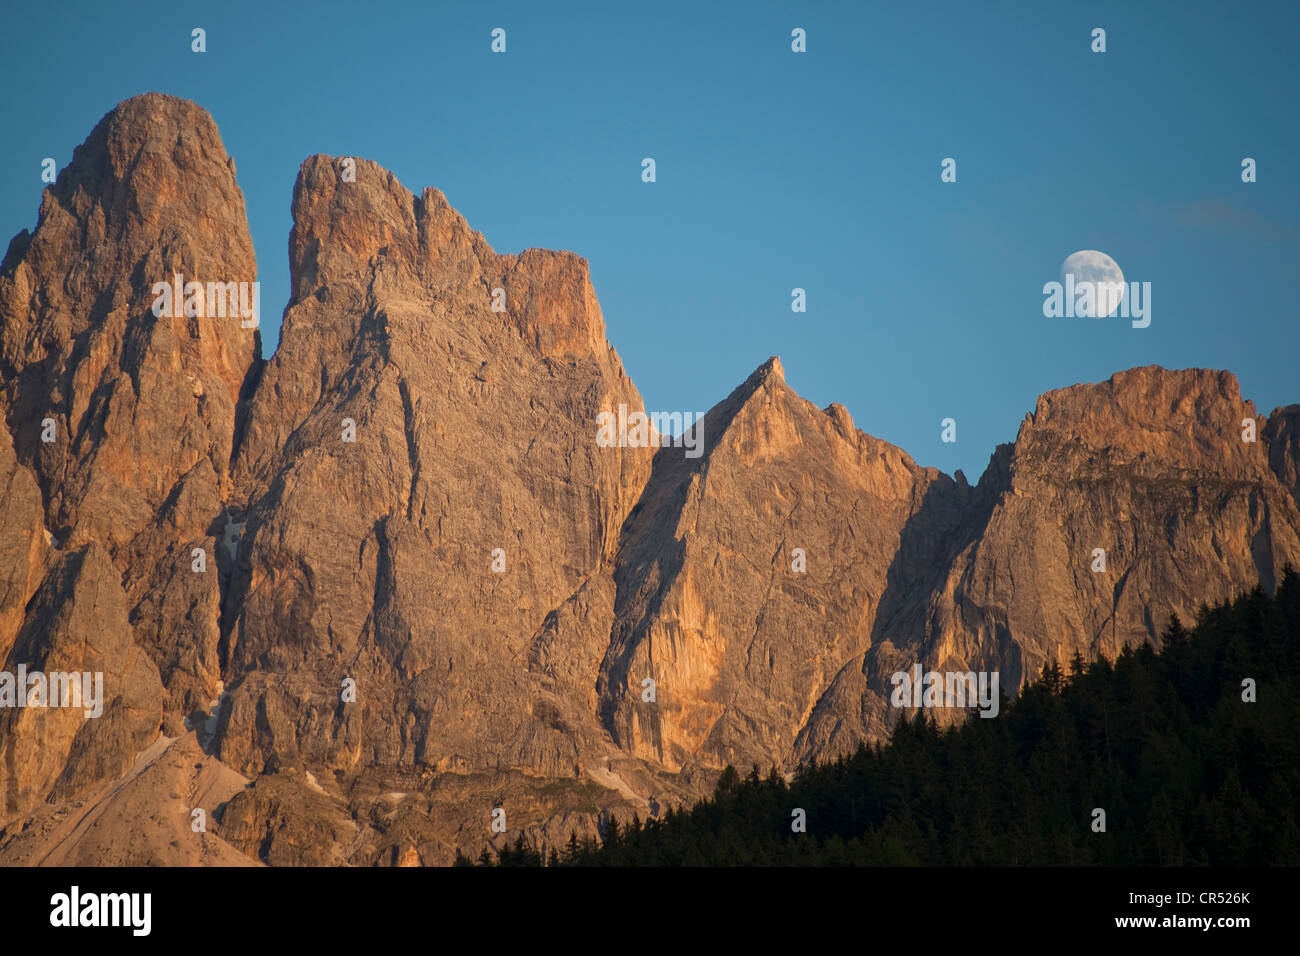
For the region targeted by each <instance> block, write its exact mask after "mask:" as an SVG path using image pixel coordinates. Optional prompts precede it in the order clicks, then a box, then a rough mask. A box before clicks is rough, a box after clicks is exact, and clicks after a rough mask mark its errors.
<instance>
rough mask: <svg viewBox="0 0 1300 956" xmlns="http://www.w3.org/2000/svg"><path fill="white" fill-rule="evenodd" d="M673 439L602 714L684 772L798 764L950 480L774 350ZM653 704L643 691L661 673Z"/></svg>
mask: <svg viewBox="0 0 1300 956" xmlns="http://www.w3.org/2000/svg"><path fill="white" fill-rule="evenodd" d="M701 427H702V431H703V444H704V449H705V451H704V454H703V455H702V456H701V457H699V458H698V459H694V460H692V459H689V458H686V457H685V455H684V452H683V450H681V449H677V448H671V447H670V448H664V449H661V450H660V451H659V453H658V456H657V457H656V459H655V469H654V475H653V477H652V478H651V480H650V483H649V485H648V486H647V488H646V490H645V493H644V495H643V497H642V500H641V502H640V504H639V505H638V506H637V510H636V512H634V514H633V516H632V518H631V520H629V522H628V524H627V526H626V527H625V528H624V547H623V550H622V552H621V555H620V561H619V569H618V573H617V576H616V580H617V582H618V602H617V605H616V615H617V620H616V622H615V626H614V630H613V633H612V635H611V639H610V643H609V649H608V651H607V652H606V655H605V659H604V662H603V665H602V668H601V684H600V694H601V714H602V717H603V719H604V721H605V724H606V726H607V727H608V728H609V730H610V732H611V733H612V734H613V736H614V738H615V739H616V740H617V741H618V742H619V744H620V745H621V746H624V747H626V748H628V749H629V750H631V751H632V752H633V753H636V754H638V755H640V756H643V757H646V758H647V759H652V760H655V761H658V762H660V763H662V764H664V765H665V766H667V767H670V768H672V769H678V768H680V767H682V766H686V765H691V764H702V765H704V766H710V767H717V766H722V765H724V764H726V763H733V764H737V765H740V766H747V765H749V764H750V763H752V762H757V763H760V764H762V765H765V766H766V765H771V764H774V763H775V764H784V763H786V760H787V757H788V755H789V754H790V751H791V747H792V744H793V742H794V738H795V735H796V734H797V733H798V731H799V729H800V728H801V727H802V726H803V724H804V722H805V721H806V720H807V719H808V716H809V714H810V712H811V711H812V708H813V706H814V705H815V704H816V703H817V701H818V699H819V697H820V696H821V694H822V693H823V692H824V691H825V689H826V687H827V685H828V684H829V683H830V681H831V680H832V679H833V678H834V676H835V674H836V673H837V672H838V670H839V669H840V668H841V667H842V666H843V664H844V662H845V661H847V660H850V659H852V658H854V657H855V656H857V655H860V654H862V653H863V652H864V651H866V649H867V648H868V647H870V646H871V634H872V627H873V624H874V623H875V620H876V617H877V614H878V613H879V610H880V602H881V597H882V595H883V594H884V593H885V591H886V585H887V580H888V574H889V569H890V565H891V562H892V560H893V557H894V555H895V554H896V553H897V552H898V550H899V547H900V543H901V536H902V533H903V529H904V528H905V526H906V525H907V523H908V521H909V520H910V519H911V518H912V517H913V516H914V515H915V513H916V512H917V511H918V509H919V508H920V507H921V505H922V502H923V501H924V500H925V498H926V496H927V494H928V493H930V492H931V489H932V488H935V487H936V486H939V487H947V488H950V489H951V491H952V493H954V494H955V493H957V492H956V489H955V486H954V485H953V482H952V481H951V479H948V478H947V477H946V476H943V475H940V474H939V473H938V472H936V471H934V470H933V469H922V468H919V467H917V466H916V465H915V464H914V463H913V461H912V460H911V459H910V458H909V457H908V456H907V455H906V454H904V453H903V452H902V451H901V450H899V449H898V448H895V447H893V446H892V445H889V444H887V443H885V442H882V441H879V440H878V439H875V438H872V437H870V436H869V435H865V434H863V433H862V432H860V431H858V430H857V429H856V428H855V427H854V426H853V422H852V420H851V419H850V418H849V415H848V412H847V411H846V410H845V409H844V408H843V406H839V405H832V406H830V408H828V409H826V410H825V411H822V410H818V409H817V408H816V407H815V406H813V405H812V404H811V403H810V402H808V401H806V400H804V399H802V398H800V397H799V396H798V395H796V394H795V393H794V392H793V391H792V390H791V389H790V388H789V386H787V385H786V384H785V380H784V373H783V370H782V367H781V363H780V361H779V360H778V359H775V358H774V359H771V360H769V361H768V362H767V363H766V364H764V365H763V366H762V367H761V368H759V369H758V370H757V371H756V372H755V373H754V374H753V375H752V376H750V378H749V379H748V380H747V381H746V382H745V383H744V384H743V385H742V386H741V387H740V388H738V389H736V391H734V392H733V393H732V394H731V396H730V397H728V398H727V399H726V400H725V401H724V402H722V403H720V404H719V405H718V406H716V407H715V408H714V409H713V410H711V411H710V412H709V413H708V414H707V415H706V416H705V418H704V422H703V425H702V426H697V428H701ZM647 678H648V679H651V680H653V681H654V682H655V684H654V690H655V695H654V696H655V700H654V701H653V702H650V701H648V700H643V698H644V697H646V696H647V695H646V694H645V693H644V692H643V682H644V681H645V680H646V679H647Z"/></svg>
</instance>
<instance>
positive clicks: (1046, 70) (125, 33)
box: [0, 0, 1300, 481]
mask: <svg viewBox="0 0 1300 956" xmlns="http://www.w3.org/2000/svg"><path fill="white" fill-rule="evenodd" d="M54 6H55V5H51V4H24V5H22V6H20V7H15V8H13V9H11V10H9V11H7V12H6V16H5V20H6V29H5V31H4V32H3V34H0V81H2V83H3V89H4V90H5V93H4V94H3V95H2V96H0V129H3V130H4V131H5V135H4V139H3V149H0V233H3V236H4V239H5V241H6V242H7V240H8V237H9V236H12V235H13V234H14V233H16V232H17V231H18V230H20V229H22V228H31V227H32V226H33V224H34V222H35V218H36V211H37V208H38V207H39V203H40V192H41V189H42V186H43V184H42V183H41V181H40V163H41V160H42V158H44V157H45V156H52V157H54V158H55V159H56V161H57V162H58V164H59V166H60V168H62V166H63V165H65V164H66V163H67V162H68V160H69V159H70V158H71V155H72V150H73V148H74V147H75V146H77V145H78V144H79V143H81V142H82V141H83V140H84V139H85V137H86V135H87V134H88V133H89V132H90V130H91V128H92V127H93V126H94V124H95V123H96V122H97V121H98V120H99V119H100V117H102V116H103V115H104V113H106V112H108V111H109V110H110V109H111V108H112V107H113V106H114V105H115V104H116V103H117V102H119V101H120V100H122V99H125V98H127V97H128V96H132V95H134V94H137V93H142V92H146V91H150V90H156V91H160V92H164V93H171V94H174V95H177V96H183V97H186V98H188V99H192V100H194V101H196V102H197V103H199V104H200V105H201V106H203V107H205V108H206V109H207V110H209V111H210V112H211V113H212V115H213V116H214V117H215V119H216V121H217V124H218V126H219V127H220V129H221V134H222V137H223V139H224V141H225V144H226V148H227V149H228V150H229V151H230V153H231V155H232V156H234V158H235V162H236V166H237V169H238V176H239V183H240V185H241V187H242V188H243V190H244V195H245V198H246V200H247V205H248V215H249V221H250V225H251V228H252V235H253V242H254V244H255V247H256V250H257V257H258V264H259V278H260V280H261V282H262V303H263V310H264V315H265V316H266V318H265V319H264V322H263V330H264V333H265V334H266V337H267V342H266V349H267V351H268V353H269V351H270V350H271V349H273V348H274V345H275V340H276V329H277V327H278V323H279V317H280V313H281V311H282V309H283V307H284V304H285V302H286V301H287V298H288V254H287V247H288V234H289V229H290V226H291V220H290V216H289V204H290V199H291V195H292V188H293V182H294V178H295V176H296V173H297V170H298V166H299V164H300V163H301V161H302V160H303V159H304V158H305V157H307V156H309V155H311V154H313V153H318V152H320V153H328V154H332V155H356V156H364V157H367V158H369V159H373V160H375V161H377V162H379V163H380V164H382V165H384V166H386V167H388V168H389V169H391V170H393V171H394V172H395V173H396V174H397V176H398V177H399V178H400V179H401V180H402V182H403V183H404V184H405V185H406V186H407V187H408V188H410V189H412V190H414V191H416V192H418V191H419V190H420V189H421V188H423V187H424V186H426V185H431V186H436V187H438V188H439V189H441V190H443V192H445V193H446V194H447V197H448V199H449V200H450V201H451V203H452V205H454V206H455V207H456V208H457V209H459V210H460V212H461V213H462V214H464V215H465V216H466V218H467V219H468V220H469V222H470V224H471V225H472V226H474V227H475V228H476V229H478V230H480V231H481V232H483V234H484V235H485V236H486V237H487V239H488V241H489V242H490V243H491V244H492V246H493V248H495V249H496V250H497V251H498V252H505V253H513V252H519V251H521V250H523V249H525V248H528V247H530V246H538V247H544V248H559V249H570V250H573V251H574V252H577V253H578V254H580V255H583V256H585V257H586V258H587V259H588V260H589V261H590V263H591V271H592V280H593V282H594V284H595V287H596V292H597V294H598V295H599V297H600V301H601V307H602V309H603V311H604V314H605V319H606V323H607V327H608V329H607V331H608V336H609V340H610V342H611V343H612V344H613V345H614V347H615V348H616V349H617V350H618V352H619V355H620V356H621V357H622V359H623V362H624V364H625V365H626V367H627V369H628V371H629V373H630V374H631V376H632V378H633V380H634V381H635V382H636V384H637V386H638V388H639V389H640V391H641V393H642V395H643V396H644V398H645V400H646V404H647V407H649V408H652V409H662V410H699V411H703V410H706V409H707V408H709V407H710V406H712V405H713V404H714V403H715V402H717V401H718V400H720V399H721V398H723V397H724V396H725V395H726V394H727V393H728V392H729V391H730V390H731V389H732V388H734V387H735V386H736V385H737V384H739V383H740V382H741V381H742V380H743V379H744V378H745V377H746V376H747V375H748V374H749V372H751V371H752V370H753V369H754V368H755V367H756V366H758V365H759V364H760V363H761V362H762V361H763V360H764V359H766V358H767V357H768V356H769V355H773V354H779V355H780V356H781V357H782V360H783V362H784V365H785V369H786V378H787V381H788V382H789V383H790V384H791V385H792V386H793V387H794V388H795V389H796V390H797V391H798V392H799V393H800V394H802V395H803V396H805V397H806V398H808V399H810V400H811V401H814V402H816V403H817V404H818V405H821V406H824V405H826V404H828V403H830V402H840V403H842V404H844V405H845V406H847V407H848V409H849V411H850V412H851V414H852V415H853V418H854V421H855V422H856V423H857V425H858V427H859V428H862V429H863V430H864V431H867V432H869V433H871V434H873V435H876V436H878V437H880V438H884V439H886V440H888V441H891V442H894V443H895V444H898V445H900V446H901V447H902V448H904V449H905V450H906V451H908V452H909V453H910V454H911V455H912V456H913V457H914V458H916V459H917V460H918V461H919V462H920V463H921V464H923V465H934V466H936V467H939V468H942V469H944V470H945V471H949V472H951V471H952V470H953V469H955V468H958V467H960V468H963V469H965V471H966V473H967V475H968V476H969V477H970V479H971V480H972V481H973V480H975V479H976V478H977V477H978V475H979V474H980V473H981V472H982V471H983V469H984V466H985V465H986V463H987V461H988V456H989V453H990V452H991V451H992V449H993V447H994V445H995V444H996V443H998V442H1001V441H1010V440H1011V439H1013V438H1014V437H1015V433H1016V429H1017V428H1018V426H1019V422H1020V420H1021V418H1023V416H1024V415H1025V413H1026V412H1028V411H1030V410H1031V409H1032V408H1033V404H1034V399H1035V397H1036V396H1037V395H1038V394H1039V393H1040V392H1042V391H1046V390H1048V389H1052V388H1057V387H1061V386H1065V385H1070V384H1073V383H1076V382H1087V381H1097V380H1101V379H1104V378H1106V377H1108V376H1109V375H1111V374H1112V373H1113V372H1115V371H1116V370H1118V369H1122V368H1128V367H1131V366H1135V365H1145V364H1151V363H1155V364H1160V365H1164V366H1166V367H1171V368H1181V367H1188V366H1206V367H1212V368H1227V369H1230V370H1231V371H1233V372H1235V373H1236V374H1237V375H1238V377H1239V378H1240V379H1241V381H1242V386H1243V391H1244V393H1245V395H1246V397H1248V398H1253V399H1254V400H1255V401H1256V403H1257V405H1259V407H1260V408H1261V410H1262V411H1264V412H1265V413H1267V412H1268V411H1269V410H1271V409H1272V408H1273V407H1274V406H1276V405H1279V404H1288V403H1291V402H1300V358H1298V356H1300V347H1298V343H1300V336H1297V332H1296V329H1297V319H1298V318H1300V316H1298V315H1297V311H1296V306H1295V303H1296V302H1297V298H1298V295H1300V270H1298V269H1297V252H1298V251H1300V220H1298V217H1297V213H1298V212H1300V186H1298V185H1297V180H1296V172H1295V171H1294V170H1292V169H1291V168H1290V167H1288V166H1287V163H1288V162H1290V161H1292V160H1293V159H1294V158H1296V157H1300V143H1298V142H1297V139H1298V137H1300V134H1298V133H1297V124H1296V123H1295V111H1296V107H1295V102H1294V99H1295V94H1296V92H1297V90H1300V82H1297V81H1298V80H1300V68H1298V67H1297V66H1296V58H1295V56H1294V55H1293V44H1294V38H1295V36H1296V35H1297V32H1298V31H1297V28H1298V27H1300V14H1298V13H1297V6H1296V5H1294V4H1285V3H1257V4H1244V5H1243V4H1226V3H1224V4H1204V3H1188V2H1178V3H1154V2H1152V3H1141V4H1132V3H1115V4H1109V3H1055V4H1045V3H1035V2H1026V3H1019V4H994V3H989V4H984V3H979V4H975V3H965V4H956V3H951V4H919V3H905V4H889V5H887V4H868V3H860V2H859V3H827V2H819V3H816V4H796V3H763V2H747V3H711V4H709V3H698V2H697V3H690V4H675V3H667V2H655V3H649V4H640V5H633V4H611V3H608V2H604V3H560V2H548V3H537V2H532V3H490V2H485V3H471V2H468V0H465V2H449V3H438V2H431V3H411V4H397V5H386V4H383V3H379V2H373V3H329V2H319V3H313V4H310V5H308V6H306V7H304V12H302V13H300V14H299V13H293V12H291V11H290V10H289V9H286V7H287V5H284V4H271V3H257V4H250V3H191V4H185V3H138V4H133V5H131V7H130V8H129V9H128V8H123V9H114V8H112V7H111V6H110V5H106V4H100V3H94V4H92V3H72V4H63V5H59V7H60V9H57V10H55V9H52V8H53V7H54ZM196 26H198V27H203V28H204V29H205V30H206V31H207V52H206V53H204V54H201V55H200V54H195V53H192V52H191V50H190V30H191V29H192V28H194V27H196ZM494 27H502V28H504V29H505V30H506V31H507V34H506V36H507V52H506V53H505V54H493V53H492V52H491V51H490V43H491V36H490V34H491V31H492V29H493V28H494ZM794 27H802V28H804V29H805V30H806V31H807V38H808V39H807V44H808V52H807V53H804V54H795V53H793V52H791V49H790V31H791V30H792V29H793V28H794ZM1094 27H1103V28H1105V29H1106V31H1107V36H1106V41H1107V51H1106V52H1105V53H1104V54H1096V53H1093V52H1091V50H1090V45H1091V31H1092V29H1093V28H1094ZM647 156H650V157H654V159H655V160H656V164H657V176H658V181H657V182H655V183H653V184H647V183H643V182H642V181H641V160H642V158H643V157H647ZM1247 156H1249V157H1252V158H1254V159H1255V160H1256V161H1257V164H1258V182H1256V183H1253V184H1245V183H1242V181H1241V160H1242V158H1243V157H1247ZM945 157H952V158H954V159H956V161H957V182H956V183H942V182H941V181H940V162H941V160H942V159H943V158H945ZM1080 249H1097V250H1101V251H1103V252H1105V253H1107V254H1109V255H1110V256H1111V257H1113V258H1114V259H1115V260H1116V261H1117V262H1118V263H1119V265H1120V267H1121V268H1122V269H1123V270H1124V272H1125V274H1126V276H1127V278H1129V279H1130V280H1137V281H1149V282H1151V284H1152V291H1151V297H1152V303H1151V305H1152V311H1151V318H1152V322H1151V325H1150V327H1149V328H1146V329H1141V330H1139V329H1133V328H1132V327H1131V326H1130V325H1129V323H1128V322H1127V321H1126V320H1123V319H1120V318H1111V319H1101V320H1093V319H1047V318H1044V316H1043V312H1042V304H1043V294H1042V286H1043V283H1045V282H1048V281H1052V280H1054V279H1056V278H1058V273H1059V270H1060V265H1061V262H1062V260H1064V258H1065V257H1066V256H1067V255H1069V254H1070V253H1072V252H1074V251H1076V250H1080ZM794 287H801V288H804V289H805V290H806V291H807V303H808V311H807V312H806V313H803V314H795V313H792V312H791V309H790V300H791V289H793V288H794ZM948 416H951V417H954V418H956V419H957V422H958V430H957V437H958V441H957V443H956V444H943V443H942V442H941V441H940V421H941V419H943V418H945V417H948Z"/></svg>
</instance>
